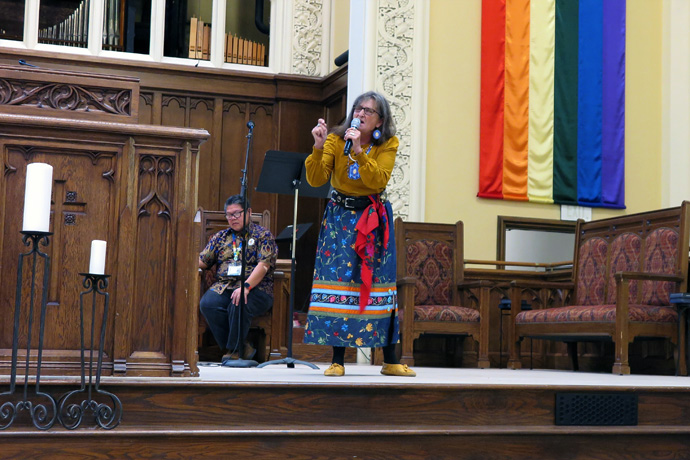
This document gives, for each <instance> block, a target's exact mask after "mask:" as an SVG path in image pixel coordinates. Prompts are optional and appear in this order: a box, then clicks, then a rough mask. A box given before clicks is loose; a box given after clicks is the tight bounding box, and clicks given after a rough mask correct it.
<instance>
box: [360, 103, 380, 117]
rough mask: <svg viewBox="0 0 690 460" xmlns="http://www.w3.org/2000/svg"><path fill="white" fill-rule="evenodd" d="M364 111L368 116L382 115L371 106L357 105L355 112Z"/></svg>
mask: <svg viewBox="0 0 690 460" xmlns="http://www.w3.org/2000/svg"><path fill="white" fill-rule="evenodd" d="M362 111H364V114H365V115H367V116H371V115H373V114H377V115H378V116H381V114H380V113H378V112H377V111H376V110H374V109H372V108H370V107H362V106H361V105H358V106H356V107H355V112H354V113H359V112H362Z"/></svg>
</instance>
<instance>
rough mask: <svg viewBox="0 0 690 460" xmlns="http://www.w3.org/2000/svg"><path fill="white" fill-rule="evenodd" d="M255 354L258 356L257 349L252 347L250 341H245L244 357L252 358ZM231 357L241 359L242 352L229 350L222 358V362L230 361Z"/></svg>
mask: <svg viewBox="0 0 690 460" xmlns="http://www.w3.org/2000/svg"><path fill="white" fill-rule="evenodd" d="M254 356H256V349H255V348H254V347H252V346H251V345H250V344H249V342H245V344H244V353H242V359H252V358H253V357H254ZM231 359H240V353H239V352H238V351H233V352H230V351H227V352H226V353H225V354H224V355H223V358H222V359H221V360H220V362H221V363H224V362H226V361H229V360H231Z"/></svg>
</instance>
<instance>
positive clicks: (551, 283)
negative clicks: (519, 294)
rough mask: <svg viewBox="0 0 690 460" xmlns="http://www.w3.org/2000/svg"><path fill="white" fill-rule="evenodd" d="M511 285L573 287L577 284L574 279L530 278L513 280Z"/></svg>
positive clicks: (524, 286) (529, 287)
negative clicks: (539, 279)
mask: <svg viewBox="0 0 690 460" xmlns="http://www.w3.org/2000/svg"><path fill="white" fill-rule="evenodd" d="M510 285H511V287H517V288H521V289H573V287H574V286H575V285H574V283H573V282H572V281H530V280H513V281H511V282H510Z"/></svg>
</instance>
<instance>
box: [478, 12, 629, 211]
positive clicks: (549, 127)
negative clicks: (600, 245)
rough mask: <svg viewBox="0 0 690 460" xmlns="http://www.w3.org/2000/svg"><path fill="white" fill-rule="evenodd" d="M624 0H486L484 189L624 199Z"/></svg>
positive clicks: (550, 199) (486, 194)
mask: <svg viewBox="0 0 690 460" xmlns="http://www.w3.org/2000/svg"><path fill="white" fill-rule="evenodd" d="M625 10H626V5H625V0H532V1H530V0H482V61H481V114H480V142H479V149H480V161H479V193H478V194H477V196H479V197H482V198H498V199H507V200H521V201H532V202H538V203H558V204H570V205H580V206H593V207H595V206H601V207H608V208H624V207H625V181H624V176H625V141H624V139H625Z"/></svg>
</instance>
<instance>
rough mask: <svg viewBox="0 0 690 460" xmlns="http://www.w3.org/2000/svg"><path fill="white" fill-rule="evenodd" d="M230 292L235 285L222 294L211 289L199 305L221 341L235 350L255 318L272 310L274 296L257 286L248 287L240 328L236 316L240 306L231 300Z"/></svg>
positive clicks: (220, 342) (224, 345) (222, 345)
mask: <svg viewBox="0 0 690 460" xmlns="http://www.w3.org/2000/svg"><path fill="white" fill-rule="evenodd" d="M231 295H232V289H226V290H225V291H224V292H223V293H222V294H218V293H216V292H214V291H212V290H211V289H209V290H208V291H206V293H205V294H204V295H203V297H202V298H201V302H200V309H201V314H202V315H204V318H206V322H207V323H208V326H209V327H210V328H211V333H213V337H214V338H215V339H216V342H217V343H218V345H219V346H220V347H221V348H226V349H228V350H229V351H236V350H239V348H240V343H241V342H244V340H245V339H246V338H247V333H248V332H249V326H250V325H251V322H252V318H254V317H256V316H261V315H263V314H264V313H266V312H267V311H269V310H270V309H271V307H272V306H273V297H272V296H270V295H268V294H266V293H265V292H263V291H260V290H258V289H256V290H252V291H249V294H248V295H247V304H246V305H245V306H244V309H243V310H242V330H241V332H240V331H239V328H238V322H239V318H238V317H237V314H238V310H239V308H238V307H237V305H232V303H231V302H230V296H231Z"/></svg>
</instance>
